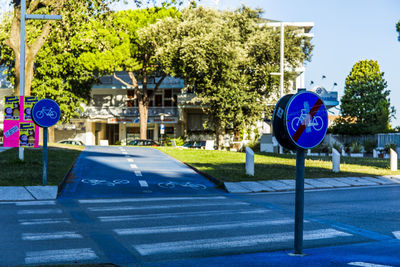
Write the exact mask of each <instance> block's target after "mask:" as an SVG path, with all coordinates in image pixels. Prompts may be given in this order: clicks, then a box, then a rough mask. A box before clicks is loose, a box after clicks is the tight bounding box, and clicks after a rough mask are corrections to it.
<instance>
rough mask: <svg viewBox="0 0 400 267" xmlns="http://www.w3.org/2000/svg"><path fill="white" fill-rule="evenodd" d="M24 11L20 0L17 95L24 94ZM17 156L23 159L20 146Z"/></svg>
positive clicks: (23, 5)
mask: <svg viewBox="0 0 400 267" xmlns="http://www.w3.org/2000/svg"><path fill="white" fill-rule="evenodd" d="M25 13H26V0H21V29H20V30H21V31H20V35H21V36H20V43H19V51H20V52H19V56H20V59H19V65H20V66H19V95H20V96H24V95H25ZM18 158H19V159H20V160H22V161H23V160H24V148H23V147H20V148H19V150H18Z"/></svg>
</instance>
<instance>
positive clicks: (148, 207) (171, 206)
mask: <svg viewBox="0 0 400 267" xmlns="http://www.w3.org/2000/svg"><path fill="white" fill-rule="evenodd" d="M250 205H251V204H249V203H244V202H232V203H187V204H173V205H148V206H140V207H138V206H119V207H118V206H113V207H95V208H93V207H90V208H88V210H89V211H127V210H151V209H174V208H177V209H178V208H192V207H213V206H250Z"/></svg>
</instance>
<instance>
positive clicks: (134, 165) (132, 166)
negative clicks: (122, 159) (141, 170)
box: [129, 164, 138, 169]
mask: <svg viewBox="0 0 400 267" xmlns="http://www.w3.org/2000/svg"><path fill="white" fill-rule="evenodd" d="M129 167H131V169H137V168H138V166H136V164H129Z"/></svg>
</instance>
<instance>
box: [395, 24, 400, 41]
mask: <svg viewBox="0 0 400 267" xmlns="http://www.w3.org/2000/svg"><path fill="white" fill-rule="evenodd" d="M396 29H397V32H398V33H399V41H400V20H399V22H397V24H396Z"/></svg>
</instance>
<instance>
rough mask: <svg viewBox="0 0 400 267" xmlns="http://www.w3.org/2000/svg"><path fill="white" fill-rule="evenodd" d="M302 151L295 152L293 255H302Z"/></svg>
mask: <svg viewBox="0 0 400 267" xmlns="http://www.w3.org/2000/svg"><path fill="white" fill-rule="evenodd" d="M304 154H305V153H304V149H302V148H298V149H297V152H296V203H295V211H294V254H300V255H301V254H303V221H304V169H305V167H304V162H305V155H304Z"/></svg>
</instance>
